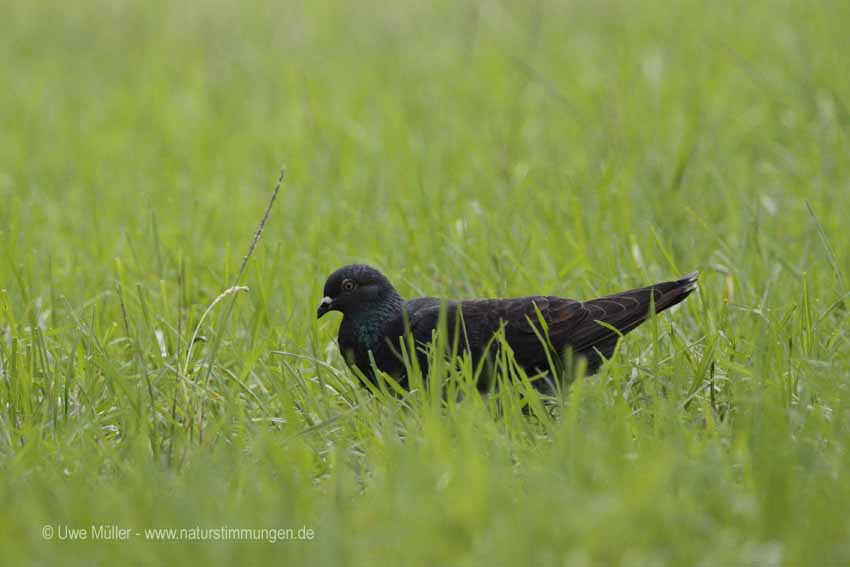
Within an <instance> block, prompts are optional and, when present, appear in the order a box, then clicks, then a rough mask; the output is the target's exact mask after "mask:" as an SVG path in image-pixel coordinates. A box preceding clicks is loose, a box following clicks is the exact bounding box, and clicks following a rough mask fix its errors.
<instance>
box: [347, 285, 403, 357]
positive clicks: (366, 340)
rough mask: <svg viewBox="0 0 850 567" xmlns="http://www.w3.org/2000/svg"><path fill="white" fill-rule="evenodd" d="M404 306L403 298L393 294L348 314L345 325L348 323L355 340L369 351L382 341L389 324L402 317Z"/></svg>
mask: <svg viewBox="0 0 850 567" xmlns="http://www.w3.org/2000/svg"><path fill="white" fill-rule="evenodd" d="M402 304H403V300H402V299H401V297H400V296H399V295H398V294H396V293H393V294H392V295H390V296H388V297H386V298H384V299H383V300H381V301H378V302H373V303H369V304H368V305H364V306H363V308H362V309H358V310H357V311H355V312H353V313H346V315H345V320H344V321H343V324H345V323H348V326H349V327H350V329H351V334H352V336H353V338H354V340H356V341H357V342H358V343H359V344H360V345H362V346H363V347H365V348H367V349H373V348H375V347H376V346H377V345H378V343H379V342H380V341H381V338H382V337H383V335H384V333H385V329H386V326H387V324H388V323H390V322H392V321H395V320H396V319H397V318H398V317H400V316H401V309H402Z"/></svg>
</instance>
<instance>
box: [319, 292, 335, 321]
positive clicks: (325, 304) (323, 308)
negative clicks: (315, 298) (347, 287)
mask: <svg viewBox="0 0 850 567" xmlns="http://www.w3.org/2000/svg"><path fill="white" fill-rule="evenodd" d="M333 302H334V300H333V299H331V298H330V297H323V298H322V301H321V302H319V310H318V311H317V312H316V319H321V318H322V315H324V314H325V313H327V312H328V311H330V310H331V306H332V305H333Z"/></svg>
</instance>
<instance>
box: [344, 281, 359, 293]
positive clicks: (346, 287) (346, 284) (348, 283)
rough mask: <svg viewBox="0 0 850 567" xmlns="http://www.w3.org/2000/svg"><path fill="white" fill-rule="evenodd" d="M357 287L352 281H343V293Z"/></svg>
mask: <svg viewBox="0 0 850 567" xmlns="http://www.w3.org/2000/svg"><path fill="white" fill-rule="evenodd" d="M355 287H357V284H355V283H354V282H353V281H352V280H342V291H351V290H352V289H354V288H355Z"/></svg>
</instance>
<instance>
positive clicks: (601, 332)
mask: <svg viewBox="0 0 850 567" xmlns="http://www.w3.org/2000/svg"><path fill="white" fill-rule="evenodd" d="M698 278H699V273H698V272H693V273H691V274H688V275H687V276H684V277H682V278H680V279H678V280H673V281H669V282H661V283H657V284H654V285H651V286H647V287H642V288H637V289H632V290H629V291H624V292H620V293H615V294H613V295H608V296H605V297H600V298H599V299H594V300H591V301H587V302H585V303H584V306H585V307H586V308H587V309H588V310H589V311H590V312H591V316H592V317H593V320H595V321H602V322H604V323H605V324H606V325H608V326H610V327H613V328H615V329H617V331H619V334H617V333H614V332H613V331H612V330H611V329H610V328H606V327H604V326H602V325H596V326H595V328H589V329H588V332H587V333H585V334H583V335H584V336H582V337H581V338H582V340H580V341H578V342H577V343H575V344H574V345H573V347H574V349H575V351H576V352H579V353H581V354H584V355H585V356H587V357H588V359H589V361H590V366H591V367H593V369H595V368H596V367H598V364H599V360H598V358H599V357H598V355H599V354H601V355H602V356H604V357H605V358H609V357H610V356H611V354H612V353H613V352H614V347H615V346H616V344H617V341H618V340H619V337H620V335H625V334H626V333H628V332H630V331H632V330H633V329H635V328H636V327H637V326H638V325H640V324H641V323H643V322H644V321H646V320H647V318H648V317H649V314H650V309H651V306H652V305H653V304H654V306H655V312H656V313H660V312H662V311H664V310H666V309H669V308H671V307H673V306H674V305H677V304H679V303H681V302H682V301H684V300H685V298H686V297H688V296H689V295H690V294H691V293H693V291H694V290H695V289H697V280H698Z"/></svg>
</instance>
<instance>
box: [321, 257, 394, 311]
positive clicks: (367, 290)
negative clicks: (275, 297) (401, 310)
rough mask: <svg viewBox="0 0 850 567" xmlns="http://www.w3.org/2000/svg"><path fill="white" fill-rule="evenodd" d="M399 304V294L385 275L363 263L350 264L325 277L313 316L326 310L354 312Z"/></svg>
mask: <svg viewBox="0 0 850 567" xmlns="http://www.w3.org/2000/svg"><path fill="white" fill-rule="evenodd" d="M400 305H401V297H400V296H399V295H398V292H396V290H395V288H394V287H393V286H392V284H391V283H390V280H388V279H387V278H386V276H384V274H382V273H381V272H379V271H378V270H376V269H375V268H373V267H371V266H367V265H365V264H351V265H348V266H343V267H342V268H340V269H338V270H337V271H335V272H334V273H332V274H331V275H330V276H328V281H327V282H325V291H324V297H323V298H322V301H321V303H319V310H318V312H317V313H316V316H317V317H318V318H321V317H322V315H324V314H325V313H327V312H328V311H340V312H342V314H343V315H356V314H358V313H360V312H367V311H385V310H386V307H395V306H400Z"/></svg>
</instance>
